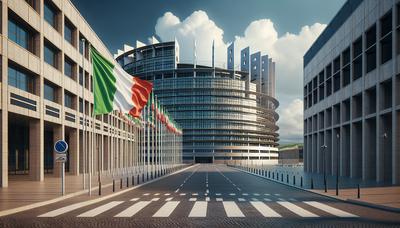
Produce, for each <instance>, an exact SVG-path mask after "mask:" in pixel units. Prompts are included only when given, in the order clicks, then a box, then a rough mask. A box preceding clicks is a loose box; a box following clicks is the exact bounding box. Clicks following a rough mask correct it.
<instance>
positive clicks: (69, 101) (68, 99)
mask: <svg viewBox="0 0 400 228" xmlns="http://www.w3.org/2000/svg"><path fill="white" fill-rule="evenodd" d="M64 106H65V107H67V108H71V109H73V95H72V94H71V93H69V92H67V91H65V93H64Z"/></svg>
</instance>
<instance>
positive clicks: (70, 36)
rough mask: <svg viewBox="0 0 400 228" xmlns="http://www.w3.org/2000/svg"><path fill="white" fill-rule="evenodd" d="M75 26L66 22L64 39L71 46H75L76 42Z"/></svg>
mask: <svg viewBox="0 0 400 228" xmlns="http://www.w3.org/2000/svg"><path fill="white" fill-rule="evenodd" d="M74 31H75V28H74V26H73V25H72V24H71V23H70V22H69V21H67V20H65V24H64V39H65V40H66V41H68V43H70V44H71V45H73V46H75V42H74Z"/></svg>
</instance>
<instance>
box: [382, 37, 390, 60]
mask: <svg viewBox="0 0 400 228" xmlns="http://www.w3.org/2000/svg"><path fill="white" fill-rule="evenodd" d="M391 34H392V33H390V35H388V36H386V37H385V38H383V39H382V40H381V64H383V63H385V62H387V61H389V60H391V59H392V35H391Z"/></svg>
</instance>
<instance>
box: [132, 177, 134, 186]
mask: <svg viewBox="0 0 400 228" xmlns="http://www.w3.org/2000/svg"><path fill="white" fill-rule="evenodd" d="M132 186H135V176H134V175H132Z"/></svg>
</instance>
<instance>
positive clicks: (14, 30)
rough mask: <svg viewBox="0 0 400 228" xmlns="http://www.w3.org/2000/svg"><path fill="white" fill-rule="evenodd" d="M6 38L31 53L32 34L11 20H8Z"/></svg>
mask: <svg viewBox="0 0 400 228" xmlns="http://www.w3.org/2000/svg"><path fill="white" fill-rule="evenodd" d="M8 38H9V39H10V40H12V41H14V42H15V43H17V44H18V45H19V46H21V47H23V48H25V49H26V50H28V51H30V52H33V48H32V43H33V42H32V38H33V36H32V34H31V33H30V32H29V30H28V29H26V28H25V27H24V26H22V25H20V24H19V23H17V22H16V21H14V20H13V19H11V18H9V19H8Z"/></svg>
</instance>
